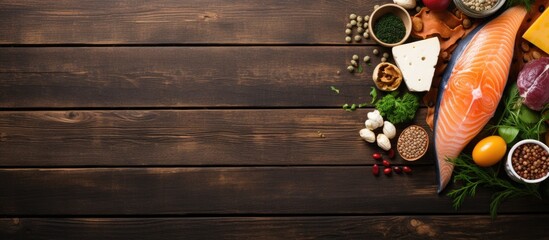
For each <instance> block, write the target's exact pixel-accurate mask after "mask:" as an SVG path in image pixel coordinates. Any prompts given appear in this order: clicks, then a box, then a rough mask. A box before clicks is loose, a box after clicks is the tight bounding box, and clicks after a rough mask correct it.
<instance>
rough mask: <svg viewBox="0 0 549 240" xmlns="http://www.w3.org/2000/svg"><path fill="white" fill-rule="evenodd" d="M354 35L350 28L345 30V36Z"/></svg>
mask: <svg viewBox="0 0 549 240" xmlns="http://www.w3.org/2000/svg"><path fill="white" fill-rule="evenodd" d="M352 33H353V31H352V30H351V29H350V28H347V29H345V34H347V36H349V35H351V34H352Z"/></svg>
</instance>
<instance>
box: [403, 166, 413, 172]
mask: <svg viewBox="0 0 549 240" xmlns="http://www.w3.org/2000/svg"><path fill="white" fill-rule="evenodd" d="M402 171H404V172H405V173H412V169H411V168H410V167H408V166H404V167H402Z"/></svg>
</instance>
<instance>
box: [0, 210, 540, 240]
mask: <svg viewBox="0 0 549 240" xmlns="http://www.w3.org/2000/svg"><path fill="white" fill-rule="evenodd" d="M548 220H549V215H533V216H528V217H526V216H516V215H500V216H498V218H497V219H496V220H492V219H490V217H488V216H483V215H480V216H479V215H467V216H447V215H443V216H351V217H345V216H332V217H223V218H215V217H207V218H202V217H200V218H3V219H0V238H2V239H46V240H50V239H57V238H59V236H63V239H80V240H87V239H90V240H96V239H113V240H117V239H124V240H125V239H143V240H147V239H151V240H161V239H546V238H547V236H546V232H547V231H546V227H547V226H546V222H547V221H548ZM516 229H520V231H516Z"/></svg>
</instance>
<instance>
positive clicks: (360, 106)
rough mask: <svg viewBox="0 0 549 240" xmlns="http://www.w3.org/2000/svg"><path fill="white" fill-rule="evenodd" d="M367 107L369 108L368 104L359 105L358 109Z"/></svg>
mask: <svg viewBox="0 0 549 240" xmlns="http://www.w3.org/2000/svg"><path fill="white" fill-rule="evenodd" d="M366 106H368V103H361V104H358V108H363V107H366Z"/></svg>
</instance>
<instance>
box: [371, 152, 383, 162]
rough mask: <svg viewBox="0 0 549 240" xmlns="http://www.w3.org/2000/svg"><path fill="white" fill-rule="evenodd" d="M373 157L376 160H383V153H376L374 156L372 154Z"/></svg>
mask: <svg viewBox="0 0 549 240" xmlns="http://www.w3.org/2000/svg"><path fill="white" fill-rule="evenodd" d="M372 157H373V158H374V159H375V160H381V153H374V154H372Z"/></svg>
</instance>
